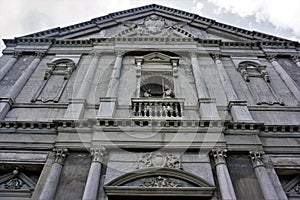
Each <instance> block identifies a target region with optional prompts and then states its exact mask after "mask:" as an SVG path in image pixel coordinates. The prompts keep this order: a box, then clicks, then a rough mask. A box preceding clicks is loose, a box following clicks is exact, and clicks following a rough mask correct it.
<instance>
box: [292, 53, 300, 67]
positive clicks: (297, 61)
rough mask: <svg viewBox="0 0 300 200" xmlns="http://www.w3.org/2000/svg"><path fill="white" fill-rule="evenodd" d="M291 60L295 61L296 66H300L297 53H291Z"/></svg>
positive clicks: (299, 57) (299, 58)
mask: <svg viewBox="0 0 300 200" xmlns="http://www.w3.org/2000/svg"><path fill="white" fill-rule="evenodd" d="M291 58H292V61H293V62H294V63H296V65H297V66H298V67H300V56H299V55H298V54H296V55H291Z"/></svg>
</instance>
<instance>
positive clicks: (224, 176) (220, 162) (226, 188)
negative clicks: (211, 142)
mask: <svg viewBox="0 0 300 200" xmlns="http://www.w3.org/2000/svg"><path fill="white" fill-rule="evenodd" d="M226 152H227V150H226V149H224V150H223V149H213V150H212V153H211V154H212V156H213V158H214V161H215V166H216V173H217V178H218V182H219V187H220V192H221V197H222V199H224V200H228V199H230V200H235V199H236V196H235V192H234V189H233V185H232V182H231V178H230V175H229V172H228V169H227V165H226V161H225V158H226Z"/></svg>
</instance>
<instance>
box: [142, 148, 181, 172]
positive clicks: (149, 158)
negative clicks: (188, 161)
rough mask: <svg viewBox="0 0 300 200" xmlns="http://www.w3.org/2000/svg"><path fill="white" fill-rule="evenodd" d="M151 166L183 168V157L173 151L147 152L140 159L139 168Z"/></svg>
mask: <svg viewBox="0 0 300 200" xmlns="http://www.w3.org/2000/svg"><path fill="white" fill-rule="evenodd" d="M149 167H168V168H174V169H181V168H182V165H181V158H178V157H176V156H175V155H174V154H173V153H160V152H157V153H153V152H149V153H145V154H143V155H142V157H141V158H140V159H139V160H138V168H139V169H141V168H149Z"/></svg>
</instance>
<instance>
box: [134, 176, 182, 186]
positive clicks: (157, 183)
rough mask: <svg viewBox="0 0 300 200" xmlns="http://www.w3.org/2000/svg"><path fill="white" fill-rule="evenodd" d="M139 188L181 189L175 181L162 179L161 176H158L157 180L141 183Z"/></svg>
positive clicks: (179, 184)
mask: <svg viewBox="0 0 300 200" xmlns="http://www.w3.org/2000/svg"><path fill="white" fill-rule="evenodd" d="M140 187H144V188H149V187H152V188H153V187H154V188H161V187H182V184H181V183H178V182H177V181H175V180H170V179H168V178H164V177H161V176H158V177H157V178H154V179H152V180H149V181H145V182H143V183H142V184H141V185H140Z"/></svg>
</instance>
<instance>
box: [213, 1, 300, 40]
mask: <svg viewBox="0 0 300 200" xmlns="http://www.w3.org/2000/svg"><path fill="white" fill-rule="evenodd" d="M208 2H210V3H213V4H214V5H215V6H216V7H217V10H215V11H216V12H217V13H219V14H220V13H222V12H229V13H232V14H237V15H239V16H241V17H243V18H244V17H250V16H254V17H255V19H256V21H257V22H269V23H271V24H272V25H274V26H275V27H276V28H277V29H279V30H280V29H291V30H292V31H293V33H294V34H296V35H299V36H300V1H299V0H286V1H284V2H283V1H274V0H243V1H241V0H208Z"/></svg>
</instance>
